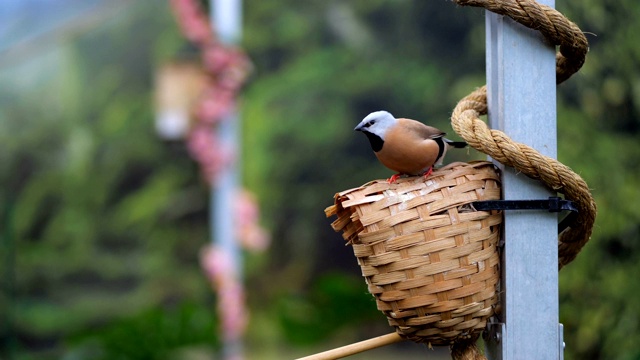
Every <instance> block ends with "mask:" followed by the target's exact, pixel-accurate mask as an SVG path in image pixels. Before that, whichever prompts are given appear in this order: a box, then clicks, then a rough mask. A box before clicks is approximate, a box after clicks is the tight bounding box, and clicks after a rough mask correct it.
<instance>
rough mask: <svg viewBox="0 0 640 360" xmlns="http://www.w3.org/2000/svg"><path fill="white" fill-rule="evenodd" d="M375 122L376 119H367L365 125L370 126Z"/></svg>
mask: <svg viewBox="0 0 640 360" xmlns="http://www.w3.org/2000/svg"><path fill="white" fill-rule="evenodd" d="M375 123H376V121H375V120H371V121H369V122H368V123H367V127H369V126H371V125H373V124H375Z"/></svg>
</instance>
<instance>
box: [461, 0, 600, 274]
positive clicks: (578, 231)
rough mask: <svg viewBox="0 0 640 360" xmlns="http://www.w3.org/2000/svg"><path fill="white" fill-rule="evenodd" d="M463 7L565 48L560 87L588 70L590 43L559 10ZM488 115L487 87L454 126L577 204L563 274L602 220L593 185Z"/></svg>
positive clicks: (484, 0)
mask: <svg viewBox="0 0 640 360" xmlns="http://www.w3.org/2000/svg"><path fill="white" fill-rule="evenodd" d="M454 1H455V2H456V3H457V4H459V5H462V6H476V7H484V8H485V9H487V10H489V11H492V12H494V13H497V14H499V15H504V16H508V17H510V18H511V19H513V20H515V21H517V22H518V23H520V24H522V25H524V26H526V27H528V28H531V29H534V30H538V31H540V32H541V33H542V34H543V35H544V36H545V38H546V39H547V41H549V42H550V43H551V44H553V45H559V52H558V53H557V54H556V83H558V84H559V83H561V82H563V81H564V80H566V79H568V78H569V77H571V75H573V74H574V73H575V72H577V71H578V70H579V69H580V67H582V65H583V64H584V60H585V57H586V54H587V52H588V50H589V45H588V43H587V39H586V37H585V36H584V34H583V33H582V31H581V30H580V28H578V26H576V24H574V23H572V22H571V21H569V20H568V19H567V18H565V17H564V16H563V15H562V14H561V13H560V12H558V11H557V10H555V9H553V8H550V7H548V6H545V5H540V4H538V3H536V2H535V1H533V0H454ZM485 114H487V88H486V86H483V87H481V88H479V89H477V90H475V91H474V92H472V93H471V94H469V95H467V96H466V97H465V98H463V99H462V100H460V102H458V104H457V105H456V107H455V109H454V110H453V114H452V115H451V125H452V127H453V129H454V131H455V132H456V133H457V134H458V135H460V137H462V138H463V139H464V140H465V141H466V142H467V143H469V145H470V146H471V147H473V148H474V149H476V150H478V151H481V152H483V153H485V154H487V155H489V156H491V157H492V158H493V159H495V160H496V161H498V162H500V163H502V164H504V165H506V166H511V167H513V168H515V169H516V170H517V171H519V172H522V173H524V174H525V175H527V176H529V177H531V178H533V179H536V180H540V181H542V182H543V183H544V184H545V185H547V186H548V187H550V188H551V189H553V190H555V191H557V192H560V193H562V194H564V196H565V198H566V199H568V200H572V201H574V202H575V203H576V206H577V207H578V210H579V213H578V216H577V217H576V220H575V222H574V223H573V224H572V225H571V226H570V227H568V228H567V229H566V230H565V231H563V232H562V233H561V234H560V237H559V240H558V268H559V269H561V268H562V267H563V266H564V265H566V264H568V263H570V262H571V261H572V260H573V259H575V257H576V256H577V255H578V253H579V252H580V250H581V249H582V247H583V246H584V245H585V244H586V243H587V241H589V238H590V237H591V232H592V229H593V223H594V222H595V217H596V203H595V201H594V200H593V197H592V196H591V192H590V190H589V187H588V185H587V183H586V182H585V181H584V180H583V179H582V178H581V177H580V176H579V175H578V174H576V173H575V172H573V171H572V170H571V169H570V168H569V167H568V166H566V165H564V164H562V163H560V162H559V161H557V160H555V159H553V158H550V157H548V156H544V155H542V154H540V153H539V152H538V151H537V150H535V149H533V148H531V147H530V146H527V145H525V144H522V143H518V142H515V141H513V140H511V139H510V138H509V137H508V136H507V135H506V134H505V133H503V132H502V131H499V130H492V129H489V127H488V126H487V124H486V123H485V122H484V121H482V120H481V119H480V118H479V116H480V115H485Z"/></svg>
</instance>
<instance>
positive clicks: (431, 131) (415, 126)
mask: <svg viewBox="0 0 640 360" xmlns="http://www.w3.org/2000/svg"><path fill="white" fill-rule="evenodd" d="M398 122H399V123H401V125H402V126H403V127H405V128H406V129H410V130H411V131H412V132H413V133H414V134H416V135H418V136H420V137H421V138H422V139H435V138H439V137H442V136H444V135H445V132H444V131H442V130H440V129H437V128H434V127H433V126H429V125H425V124H423V123H421V122H419V121H416V120H411V119H398Z"/></svg>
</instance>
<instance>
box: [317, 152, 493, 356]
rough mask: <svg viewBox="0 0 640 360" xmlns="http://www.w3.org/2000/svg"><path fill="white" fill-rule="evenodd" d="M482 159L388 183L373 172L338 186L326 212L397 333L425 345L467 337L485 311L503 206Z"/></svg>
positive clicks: (479, 325)
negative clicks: (347, 186)
mask: <svg viewBox="0 0 640 360" xmlns="http://www.w3.org/2000/svg"><path fill="white" fill-rule="evenodd" d="M497 199H500V178H499V176H498V174H497V172H496V169H495V167H494V166H493V165H492V164H491V163H489V162H484V161H483V162H475V163H453V164H449V165H447V166H445V167H443V168H441V169H439V170H436V171H435V172H434V173H433V174H432V175H431V176H430V177H429V178H428V179H427V180H425V179H423V178H422V177H421V176H418V177H409V178H401V179H398V181H397V183H395V184H388V183H387V182H386V181H384V180H376V181H372V182H370V183H367V184H365V185H363V186H361V187H359V188H356V189H351V190H347V191H343V192H341V193H338V194H336V196H335V205H333V206H331V207H329V208H327V210H326V211H325V212H326V214H327V216H332V215H337V217H338V218H337V219H336V220H335V221H334V222H333V224H332V226H333V228H334V230H336V231H342V235H343V237H344V239H345V240H346V241H347V243H348V244H351V245H352V247H353V252H354V254H355V256H356V258H357V259H358V263H359V265H360V267H361V269H362V275H363V276H364V277H365V279H366V282H367V285H368V288H369V292H371V294H372V295H373V296H374V297H375V299H376V303H377V307H378V309H379V310H380V311H382V312H383V313H384V314H385V315H386V316H387V319H388V320H389V324H390V325H391V326H393V327H395V329H396V331H397V332H398V333H399V334H400V335H401V336H403V337H405V338H408V339H410V340H413V341H416V342H426V343H430V344H433V345H449V344H452V343H453V342H455V341H457V340H462V339H470V338H475V337H476V336H477V335H478V334H479V333H480V332H481V331H482V330H483V329H484V328H485V326H486V321H487V319H488V318H489V317H490V316H491V315H493V308H494V306H495V305H496V303H497V295H496V294H497V286H498V281H499V278H500V272H499V256H498V251H497V243H498V239H499V231H500V225H501V223H502V214H501V213H500V212H495V211H494V212H488V211H476V210H475V209H474V208H473V206H472V205H471V203H472V202H474V201H478V200H497Z"/></svg>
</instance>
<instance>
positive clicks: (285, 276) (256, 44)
mask: <svg viewBox="0 0 640 360" xmlns="http://www.w3.org/2000/svg"><path fill="white" fill-rule="evenodd" d="M202 3H203V5H204V6H206V5H207V4H206V2H205V1H203V2H202ZM243 6H244V14H243V16H244V19H243V22H244V24H243V37H242V43H241V47H242V48H243V50H244V51H246V53H247V54H248V56H249V58H250V59H251V62H252V64H253V72H252V73H251V76H250V77H249V79H248V82H247V83H246V85H245V87H244V89H243V91H242V95H241V100H240V104H239V109H240V113H241V118H242V122H241V124H242V142H241V144H240V147H241V156H240V158H239V166H240V167H241V173H242V175H241V178H242V183H243V185H244V186H245V187H246V188H247V189H249V190H250V191H251V192H253V194H255V197H256V199H257V202H258V204H259V207H260V210H261V214H262V215H261V218H260V222H261V224H262V226H264V228H265V229H267V231H268V233H269V234H270V237H271V239H272V241H271V246H270V248H269V249H268V250H266V251H263V252H257V253H247V254H246V256H245V259H244V275H245V284H246V297H247V306H248V308H249V309H250V322H249V325H248V327H247V332H246V338H245V345H246V353H247V358H249V359H287V358H293V357H295V356H301V355H305V354H311V353H313V352H317V351H320V350H324V349H328V348H331V347H334V346H340V345H345V344H348V343H350V342H354V341H358V340H362V339H365V338H369V337H372V336H377V335H382V334H385V333H388V332H391V331H392V329H391V328H390V327H388V325H387V324H386V319H385V318H384V316H383V315H382V314H380V313H378V312H377V310H376V309H375V303H374V300H373V298H372V297H371V296H370V295H369V294H368V293H367V290H366V286H365V283H364V280H363V279H362V277H361V276H360V270H359V268H358V266H357V264H356V262H355V259H354V258H353V254H352V252H351V249H350V248H348V247H345V246H344V242H343V240H342V239H341V237H340V235H339V234H336V233H334V232H333V231H332V230H331V227H330V222H331V220H329V219H326V218H325V216H324V213H323V210H324V208H325V207H326V206H329V205H331V204H332V201H333V195H334V193H336V192H338V191H341V190H345V189H348V188H351V187H355V186H359V185H361V184H363V183H365V182H367V181H369V180H372V179H376V178H386V177H388V176H389V175H390V171H389V170H387V169H385V168H384V167H382V166H381V165H379V164H378V163H377V161H376V159H375V157H374V156H373V154H372V152H371V150H370V147H369V144H368V142H367V140H366V138H365V137H364V136H362V135H361V134H356V133H354V132H353V131H352V129H353V127H354V126H355V124H357V123H358V122H359V121H360V120H361V119H362V118H363V117H364V116H365V115H367V114H368V113H369V112H371V111H375V110H379V109H386V110H389V111H390V112H392V113H393V114H396V115H398V116H402V117H410V118H415V119H420V120H423V121H426V122H428V123H429V124H431V125H434V126H436V127H439V128H441V129H443V130H445V131H447V132H448V133H449V135H450V137H452V138H454V139H457V137H456V136H455V134H454V133H453V131H452V130H451V128H450V125H449V115H450V113H451V110H452V109H453V107H454V106H455V104H456V102H457V101H458V100H459V99H460V98H461V97H463V96H464V95H466V94H467V93H469V92H470V91H472V90H473V89H475V88H476V87H478V86H481V85H483V84H484V83H485V80H484V77H485V68H484V66H485V62H484V11H482V10H479V9H473V8H461V7H458V6H456V5H454V4H453V3H452V2H449V1H409V0H401V1H379V0H366V1H365V0H354V1H305V2H301V1H293V0H271V1H260V0H245V1H244V4H243ZM556 6H557V8H558V9H559V10H560V11H561V12H563V13H564V14H566V15H567V16H568V17H569V18H570V19H571V20H573V21H574V22H576V23H577V24H578V25H579V26H580V28H581V29H582V30H583V31H585V32H586V33H587V37H588V39H589V41H590V46H591V50H590V53H589V55H588V57H587V61H586V64H585V66H584V68H583V69H582V71H580V72H579V73H578V74H576V75H574V76H573V77H572V78H571V79H570V80H569V81H567V82H566V83H565V84H562V85H560V87H559V90H558V142H559V143H558V156H559V159H560V160H561V161H562V162H563V163H565V164H566V165H568V166H570V167H571V168H573V169H574V170H575V171H576V172H577V173H579V174H580V175H581V176H583V177H584V178H585V180H586V181H587V182H588V184H589V185H590V187H591V188H592V189H593V193H594V195H595V198H596V202H597V204H598V207H599V214H598V218H597V223H596V227H595V229H594V235H593V238H592V240H591V241H590V242H589V243H588V244H587V246H586V247H585V248H584V250H583V251H582V253H581V254H580V255H579V256H578V258H577V259H576V260H575V261H574V262H573V263H572V264H570V265H568V266H567V267H566V268H564V269H563V270H562V271H561V273H560V320H561V322H562V323H563V324H564V329H565V330H564V331H565V333H564V337H565V342H566V350H565V356H566V357H565V358H567V359H640V347H639V346H638V344H640V300H639V299H640V286H639V285H640V280H639V278H638V275H637V274H639V273H640V223H639V221H640V207H636V206H635V205H636V204H640V190H638V186H639V185H640V160H639V159H640V47H638V45H637V37H636V34H638V33H640V22H638V21H637V18H638V15H640V3H639V2H637V1H635V0H621V1H616V2H604V1H593V0H564V1H557V3H556ZM193 51H194V50H193V46H190V44H189V43H188V41H187V40H186V39H185V37H184V36H183V35H182V34H181V32H180V30H179V27H178V26H177V23H176V19H175V17H174V14H173V13H172V9H171V7H170V6H169V3H168V2H167V1H160V0H154V1H125V0H117V1H116V0H108V1H107V0H57V1H54V0H21V1H18V0H1V1H0V282H1V285H2V287H1V289H2V292H1V293H0V359H13V358H15V359H211V358H216V356H217V354H218V352H219V349H220V338H219V336H218V335H217V329H218V328H219V316H218V315H217V313H216V310H215V304H216V301H217V298H216V295H215V293H214V291H213V290H212V289H211V287H210V284H209V281H208V280H207V278H206V276H205V275H204V273H203V271H202V270H201V267H200V260H199V256H200V255H199V254H200V251H201V249H202V247H203V246H204V245H206V244H207V243H208V242H209V241H210V239H209V231H210V229H209V226H210V225H209V187H208V185H207V183H206V182H205V181H203V178H202V176H201V173H200V169H199V168H198V165H197V163H196V162H194V161H193V160H192V159H191V157H190V156H189V152H188V151H187V148H186V145H185V144H184V142H182V141H166V140H163V139H162V138H160V137H159V136H158V134H157V133H156V131H155V125H154V121H155V120H154V118H155V114H154V111H155V110H154V93H155V91H156V89H155V86H156V85H157V84H156V82H155V80H154V78H155V74H156V72H157V70H158V69H159V68H161V67H162V66H163V65H164V64H167V63H170V62H172V61H175V60H176V59H179V58H184V57H185V54H187V56H188V54H193ZM480 158H483V155H482V154H478V153H474V152H473V151H471V152H469V153H466V152H458V154H453V153H452V154H451V155H450V156H448V161H454V160H459V161H468V160H471V159H480ZM532 321H535V317H534V318H532ZM443 353H444V354H445V355H446V354H447V351H446V350H445V351H444V352H443ZM392 356H395V357H403V358H406V359H414V358H415V359H423V358H432V356H436V353H434V352H432V351H431V350H428V349H427V348H426V347H425V346H420V345H416V344H411V343H403V344H399V345H396V346H392V347H389V348H387V349H379V350H375V351H372V352H370V353H368V354H365V355H364V356H360V357H354V359H355V358H361V359H364V358H367V359H375V358H380V359H387V358H390V357H392Z"/></svg>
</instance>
